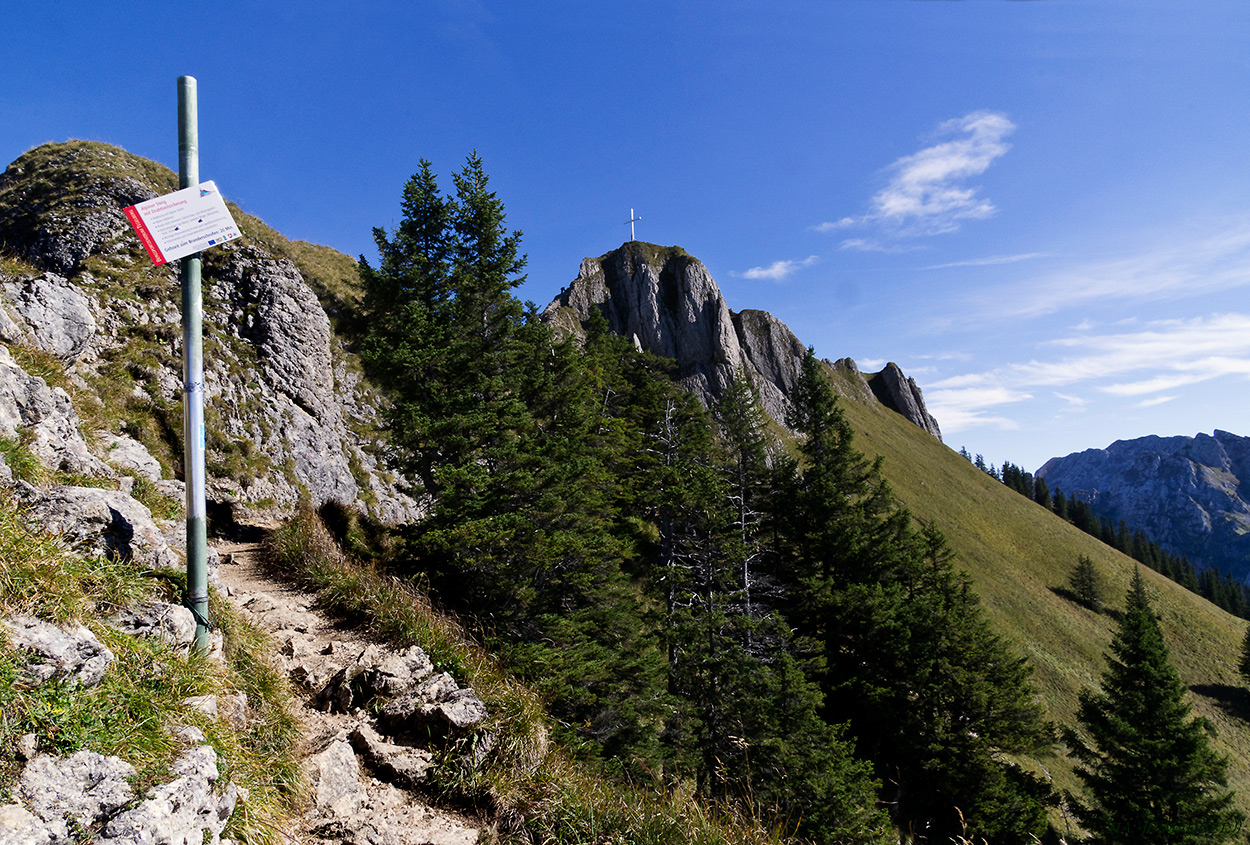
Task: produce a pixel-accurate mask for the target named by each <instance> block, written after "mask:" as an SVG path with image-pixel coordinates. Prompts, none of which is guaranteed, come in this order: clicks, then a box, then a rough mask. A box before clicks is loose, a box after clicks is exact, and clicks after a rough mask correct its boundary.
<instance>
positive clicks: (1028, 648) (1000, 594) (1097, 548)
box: [834, 375, 1250, 811]
mask: <svg viewBox="0 0 1250 845" xmlns="http://www.w3.org/2000/svg"><path fill="white" fill-rule="evenodd" d="M842 377H843V376H841V375H835V376H834V379H835V381H836V380H837V379H840V378H842ZM842 407H843V409H844V410H845V412H846V415H847V418H848V419H849V420H850V422H851V424H852V425H853V426H854V428H855V431H856V435H857V439H856V445H857V447H858V448H859V450H860V451H862V452H864V453H865V454H867V455H870V456H871V455H881V456H882V457H883V458H884V463H883V466H882V471H883V473H884V475H885V477H886V478H887V479H888V480H889V482H890V485H891V487H892V488H893V490H894V493H895V495H896V496H897V497H898V498H899V500H900V501H902V502H903V503H904V504H905V505H906V506H907V507H908V509H909V510H911V512H912V513H913V514H914V515H915V516H916V517H918V518H920V519H923V520H925V521H932V522H934V523H936V524H937V526H938V527H939V528H940V529H941V530H942V531H943V532H944V533H945V534H946V536H947V539H948V540H949V541H950V545H951V547H952V548H953V549H954V550H955V551H956V553H957V554H958V561H957V565H958V566H959V567H960V568H962V569H964V570H965V571H966V572H967V573H968V575H969V576H970V577H971V578H972V579H973V582H974V583H975V585H976V589H977V592H978V593H979V594H980V596H981V600H982V602H983V604H984V606H985V608H986V611H987V612H988V615H989V617H990V618H991V620H992V622H993V624H994V626H995V630H996V631H998V632H999V633H1000V634H1002V635H1003V636H1005V637H1007V638H1008V639H1010V640H1011V641H1012V642H1013V643H1014V644H1015V646H1016V648H1017V650H1018V651H1019V652H1020V653H1022V654H1023V655H1025V656H1027V657H1028V659H1029V661H1030V662H1031V663H1032V665H1033V669H1034V683H1035V685H1036V686H1037V688H1038V691H1039V693H1040V695H1041V697H1042V699H1043V701H1044V702H1045V705H1046V708H1047V710H1048V711H1049V714H1050V718H1051V719H1053V720H1054V721H1056V722H1058V723H1064V724H1074V723H1075V713H1076V707H1077V696H1078V694H1079V693H1080V691H1081V689H1082V688H1084V687H1087V686H1095V685H1097V684H1098V682H1099V678H1100V676H1101V674H1102V671H1103V669H1104V667H1105V665H1106V663H1105V657H1104V654H1105V651H1106V648H1107V646H1108V644H1109V643H1110V641H1111V636H1112V633H1113V631H1114V629H1115V620H1114V619H1113V618H1112V617H1111V616H1109V615H1100V614H1095V613H1093V612H1091V611H1089V610H1086V609H1084V608H1082V607H1080V606H1078V605H1076V604H1075V603H1073V602H1072V601H1070V600H1068V599H1066V598H1064V597H1063V596H1062V595H1060V594H1059V593H1057V592H1056V588H1060V589H1061V588H1063V587H1065V586H1066V585H1067V583H1068V578H1069V576H1070V574H1071V571H1072V568H1073V566H1074V565H1075V564H1076V560H1077V556H1078V555H1082V554H1084V555H1088V556H1089V557H1090V558H1091V559H1092V560H1093V561H1094V563H1095V565H1096V567H1097V569H1098V571H1099V573H1100V575H1101V576H1102V578H1103V582H1104V584H1105V586H1106V594H1107V599H1108V603H1109V604H1110V605H1111V606H1112V607H1113V608H1114V607H1119V606H1121V604H1122V599H1123V594H1124V591H1125V590H1126V589H1127V587H1128V583H1129V580H1130V578H1131V577H1132V573H1133V568H1134V567H1135V566H1136V565H1137V564H1136V562H1135V561H1134V560H1132V559H1131V558H1129V557H1127V556H1126V555H1123V554H1121V553H1120V552H1117V551H1116V550H1114V549H1112V548H1110V547H1109V546H1106V545H1104V544H1103V543H1101V542H1099V541H1098V540H1096V539H1094V538H1093V537H1090V536H1089V535H1087V534H1085V533H1084V532H1082V531H1080V530H1078V529H1077V528H1075V527H1073V526H1072V525H1069V524H1068V523H1067V522H1065V521H1064V520H1062V519H1060V518H1059V517H1057V516H1055V515H1054V514H1053V513H1050V512H1049V511H1047V510H1046V509H1044V508H1042V507H1041V506H1039V505H1037V504H1035V503H1033V502H1031V501H1029V500H1028V499H1025V498H1024V497H1023V496H1020V495H1019V494H1017V493H1016V492H1014V491H1013V490H1011V489H1009V488H1007V487H1006V486H1005V485H1003V484H1001V483H999V482H998V481H996V480H995V479H993V478H991V477H990V476H988V475H987V474H985V473H984V472H982V471H981V470H979V469H977V468H976V467H974V466H973V465H972V464H971V463H970V462H969V461H968V460H967V459H965V458H964V457H962V456H961V455H960V454H958V453H957V452H956V451H954V450H952V449H951V448H949V447H947V446H945V445H943V444H942V443H940V442H938V440H936V439H935V438H933V437H931V436H929V435H928V434H926V433H925V432H924V431H922V430H921V429H920V428H918V427H917V426H915V425H913V424H912V423H910V422H908V421H907V420H906V419H904V418H903V417H901V416H899V415H898V414H896V413H893V412H892V411H889V410H887V409H885V408H884V407H882V406H880V405H875V404H874V405H871V406H869V405H865V404H862V403H860V402H856V401H852V400H843V401H842ZM1142 572H1143V576H1144V577H1145V579H1146V582H1147V584H1148V586H1149V588H1150V590H1151V592H1152V596H1153V598H1154V600H1155V608H1156V611H1157V612H1158V613H1159V615H1160V621H1161V624H1162V627H1163V632H1164V636H1165V637H1166V638H1167V644H1168V647H1169V648H1170V649H1171V653H1172V660H1173V662H1174V663H1175V665H1176V667H1177V669H1178V670H1179V672H1180V674H1181V677H1182V678H1183V679H1184V681H1185V683H1186V684H1188V685H1189V688H1190V690H1191V701H1192V703H1193V706H1194V710H1195V712H1197V713H1198V714H1200V715H1202V716H1204V717H1206V718H1207V719H1209V720H1210V721H1211V723H1212V724H1213V725H1214V727H1215V728H1216V731H1217V736H1216V739H1215V747H1216V748H1217V749H1219V750H1220V751H1221V752H1222V753H1224V754H1227V755H1229V757H1230V758H1231V765H1230V767H1229V781H1230V786H1232V787H1233V788H1234V789H1235V790H1236V791H1237V804H1238V806H1239V807H1240V808H1241V809H1242V810H1243V811H1250V721H1248V720H1250V695H1247V694H1245V693H1244V690H1243V687H1244V682H1242V681H1241V680H1240V678H1239V675H1238V672H1237V662H1238V659H1239V655H1240V649H1241V640H1242V636H1243V634H1244V632H1245V626H1246V623H1245V622H1244V621H1243V620H1240V619H1237V618H1236V617H1234V616H1232V615H1231V614H1229V613H1227V612H1225V611H1223V610H1220V609H1219V608H1217V607H1216V606H1215V605H1213V604H1211V603H1210V602H1208V601H1207V600H1206V599H1203V598H1201V597H1200V596H1197V595H1195V594H1193V593H1190V592H1189V591H1187V590H1185V589H1184V588H1182V587H1180V586H1179V585H1177V584H1175V583H1173V582H1172V581H1169V580H1168V579H1166V578H1164V577H1163V576H1161V575H1159V574H1157V573H1155V572H1152V571H1150V570H1148V569H1146V568H1145V567H1143V568H1142ZM1056 751H1057V756H1056V757H1053V758H1048V759H1042V760H1038V761H1036V762H1037V763H1038V764H1039V765H1040V766H1042V767H1043V768H1044V769H1045V770H1046V771H1048V772H1049V773H1050V774H1051V775H1052V776H1053V778H1054V782H1055V785H1056V786H1057V787H1059V788H1060V789H1072V790H1075V789H1076V788H1077V787H1078V781H1077V780H1076V778H1075V776H1074V775H1073V774H1072V771H1071V764H1070V762H1069V761H1068V759H1067V758H1066V756H1065V749H1064V748H1063V747H1062V746H1061V745H1059V746H1056Z"/></svg>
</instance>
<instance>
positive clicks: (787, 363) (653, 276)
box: [543, 241, 941, 439]
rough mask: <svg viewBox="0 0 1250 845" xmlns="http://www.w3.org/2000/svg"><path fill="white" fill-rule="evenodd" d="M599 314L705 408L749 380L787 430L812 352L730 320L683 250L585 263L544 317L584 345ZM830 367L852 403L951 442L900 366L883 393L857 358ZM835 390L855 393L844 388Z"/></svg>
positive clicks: (761, 321) (770, 319)
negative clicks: (664, 365) (838, 372)
mask: <svg viewBox="0 0 1250 845" xmlns="http://www.w3.org/2000/svg"><path fill="white" fill-rule="evenodd" d="M595 312H598V313H600V314H602V315H603V316H604V318H605V319H606V320H607V322H608V326H609V327H610V328H611V330H612V331H613V332H615V333H616V334H619V335H621V336H623V337H627V338H630V339H632V340H633V342H634V345H635V346H636V347H637V348H638V349H640V350H644V351H646V352H651V353H654V354H656V355H660V356H663V357H665V358H672V359H674V360H675V361H676V362H677V378H678V380H679V381H680V383H681V385H682V386H683V387H685V388H686V389H687V390H690V391H692V392H693V393H695V394H696V395H697V396H699V397H700V398H701V399H702V400H703V402H704V403H705V404H707V405H711V404H713V403H714V402H715V401H716V400H717V399H718V398H720V395H721V394H722V392H723V391H724V390H725V388H726V387H728V386H729V384H730V383H731V382H732V381H733V379H734V378H735V376H737V375H738V374H742V375H743V376H745V377H746V378H747V379H749V380H750V382H751V385H752V387H753V388H754V389H755V391H756V394H757V395H758V396H759V399H760V404H761V405H762V406H763V407H764V410H765V411H767V412H768V414H769V415H770V416H771V417H772V418H773V419H774V420H776V421H777V422H778V423H780V424H782V425H784V424H785V420H786V414H787V411H788V409H789V406H790V400H789V396H790V394H791V392H792V391H793V389H794V385H795V383H796V382H797V380H798V377H799V372H800V369H801V366H802V361H803V357H804V355H805V354H806V352H807V349H806V347H805V346H804V345H803V344H802V343H801V342H800V341H799V339H798V338H796V337H795V336H794V333H793V332H791V331H790V329H789V328H788V327H787V326H786V325H785V324H784V323H782V322H781V321H780V320H778V319H777V318H776V317H774V316H772V315H771V314H769V313H767V312H766V311H754V310H748V311H743V312H741V313H738V314H735V313H734V312H732V311H730V310H729V306H728V305H727V304H726V303H725V298H724V297H723V296H722V295H721V292H720V288H718V287H717V286H716V282H715V281H714V280H713V279H712V276H711V274H710V273H708V271H707V268H706V267H704V266H703V264H702V262H700V261H699V260H698V259H695V258H693V257H691V256H690V255H688V254H687V253H686V252H685V250H683V249H681V248H680V247H661V246H656V245H655V244H648V243H642V242H640V241H629V242H627V243H625V244H624V245H623V246H621V247H620V248H619V249H615V250H613V251H612V252H609V253H607V254H606V255H601V256H600V257H598V258H585V259H583V260H582V266H581V271H580V272H579V273H578V276H577V278H576V279H574V280H573V282H572V283H570V284H569V285H568V287H566V288H565V289H564V290H563V291H561V293H560V295H559V296H557V297H556V298H555V299H554V300H553V301H552V302H551V304H550V305H548V306H547V308H546V309H545V310H544V311H543V318H544V319H545V320H547V321H548V323H550V324H551V325H552V326H553V327H554V328H555V330H556V331H557V332H559V333H563V334H572V335H575V336H584V334H585V330H586V326H587V325H588V323H589V321H590V319H591V316H592V315H593V314H594V313H595ZM848 362H849V367H848V366H846V364H847V363H848ZM826 364H827V365H829V366H830V367H834V368H835V369H838V368H839V365H841V366H840V369H842V370H844V371H846V372H850V373H852V374H853V375H854V379H853V380H852V384H853V386H852V387H851V388H850V389H849V392H850V393H851V394H853V395H852V396H850V397H849V398H853V399H854V400H856V401H864V402H874V401H878V400H877V399H874V395H875V396H877V397H880V401H881V403H882V404H884V405H885V406H886V407H887V408H889V409H891V410H894V411H897V412H898V413H900V414H902V415H903V416H905V417H907V419H909V420H911V421H912V422H914V423H915V424H916V425H918V426H920V427H921V428H923V429H924V430H925V431H927V432H929V433H930V434H932V435H933V436H934V437H937V438H938V439H941V432H940V430H939V429H938V424H937V420H935V419H934V418H933V417H932V416H931V415H930V414H929V413H928V412H927V411H926V410H925V406H924V397H923V396H922V395H921V392H920V387H919V386H918V385H917V384H916V383H915V381H914V380H913V379H908V378H906V377H905V376H903V374H902V372H901V371H900V370H899V369H898V367H897V366H896V365H894V364H890V365H889V367H887V368H886V371H883V372H882V373H881V374H879V376H878V377H875V378H874V381H880V382H881V385H882V387H881V391H880V392H879V393H874V391H873V390H869V389H868V384H867V383H865V384H864V390H862V391H860V390H858V389H857V388H858V386H859V385H858V381H862V377H861V376H860V375H859V369H858V368H857V367H856V366H855V363H854V362H853V361H851V360H850V359H849V358H848V359H842V361H840V362H838V364H837V365H835V364H832V363H830V362H826ZM835 389H838V390H839V391H844V392H845V391H846V388H845V387H844V386H843V385H841V384H837V385H836V387H835Z"/></svg>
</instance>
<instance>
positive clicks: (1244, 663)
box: [1237, 626, 1250, 684]
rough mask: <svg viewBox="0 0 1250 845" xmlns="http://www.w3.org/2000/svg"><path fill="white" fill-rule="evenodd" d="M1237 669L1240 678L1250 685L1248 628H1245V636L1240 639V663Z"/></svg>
mask: <svg viewBox="0 0 1250 845" xmlns="http://www.w3.org/2000/svg"><path fill="white" fill-rule="evenodd" d="M1237 668H1238V669H1240V670H1241V677H1242V678H1243V679H1244V680H1245V681H1246V683H1247V684H1250V626H1247V627H1246V634H1245V636H1244V637H1242V638H1241V662H1240V663H1239V664H1238V665H1237Z"/></svg>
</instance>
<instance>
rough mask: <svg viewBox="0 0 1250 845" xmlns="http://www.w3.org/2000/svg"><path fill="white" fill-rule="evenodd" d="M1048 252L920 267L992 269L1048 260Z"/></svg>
mask: <svg viewBox="0 0 1250 845" xmlns="http://www.w3.org/2000/svg"><path fill="white" fill-rule="evenodd" d="M1051 254H1052V253H1049V252H1023V253H1021V254H1019V255H995V256H991V257H989V258H969V259H967V260H964V261H951V262H948V263H946V264H933V265H930V266H928V267H922V268H920V269H922V270H946V269H948V268H951V267H994V266H997V265H999V264H1016V263H1019V262H1021V261H1032V260H1033V259H1035V258H1049V257H1050V256H1051Z"/></svg>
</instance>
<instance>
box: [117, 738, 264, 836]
mask: <svg viewBox="0 0 1250 845" xmlns="http://www.w3.org/2000/svg"><path fill="white" fill-rule="evenodd" d="M173 775H174V779H173V780H172V781H170V782H169V783H164V784H160V785H159V786H154V787H152V788H151V789H149V790H148V793H147V795H146V797H145V798H144V800H143V802H142V803H140V804H139V806H137V807H135V808H134V809H132V810H127V811H125V812H123V813H120V814H118V815H116V816H114V817H113V818H112V819H110V820H109V822H108V824H106V825H105V826H104V830H103V831H101V832H100V834H99V835H98V836H97V837H96V838H95V839H94V840H93V842H95V843H97V845H150V844H151V845H156V843H160V845H218V843H220V842H221V831H222V830H223V829H224V828H225V826H226V823H227V822H228V821H229V820H230V815H231V814H232V813H233V812H234V807H235V804H236V803H237V801H238V799H239V789H238V787H237V786H235V785H234V784H230V785H229V786H227V787H226V789H225V790H224V791H223V792H222V793H221V794H220V795H218V794H216V793H215V792H214V791H213V784H214V783H216V781H217V778H218V772H217V752H215V751H214V750H213V748H212V746H209V745H201V746H198V747H196V748H192V749H191V750H189V751H187V752H186V753H185V754H183V756H182V757H180V758H179V759H178V760H176V761H175V762H174V765H173Z"/></svg>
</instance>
